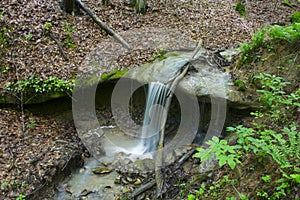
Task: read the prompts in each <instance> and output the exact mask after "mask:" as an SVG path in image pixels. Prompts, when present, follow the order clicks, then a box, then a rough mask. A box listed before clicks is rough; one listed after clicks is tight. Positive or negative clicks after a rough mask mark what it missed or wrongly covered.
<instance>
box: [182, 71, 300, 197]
mask: <svg viewBox="0 0 300 200" xmlns="http://www.w3.org/2000/svg"><path fill="white" fill-rule="evenodd" d="M255 78H256V79H257V81H260V87H261V88H260V89H258V90H257V92H258V93H259V94H260V98H259V100H260V101H261V102H262V103H263V105H262V107H261V109H260V110H259V111H256V112H253V113H251V114H252V115H253V116H254V121H253V122H252V126H251V127H244V126H242V125H239V126H237V127H228V128H227V129H228V131H230V132H232V133H234V134H235V135H237V138H238V139H237V143H236V144H235V145H229V144H227V142H226V140H219V139H218V138H216V137H214V138H212V140H211V141H208V142H207V144H208V148H206V149H203V148H198V149H197V151H198V152H197V153H196V154H195V155H194V157H197V158H200V159H201V161H205V160H206V159H208V158H212V156H213V155H214V156H215V158H216V160H218V161H219V162H218V163H219V166H220V167H222V166H223V165H226V164H227V165H229V167H230V168H231V169H235V168H236V166H237V165H238V164H240V163H242V160H241V157H242V155H243V156H245V155H247V154H249V155H250V154H254V155H255V157H256V158H257V161H258V162H260V163H262V164H267V163H265V160H268V159H267V158H270V159H271V160H272V162H274V163H276V165H277V166H278V169H279V172H280V177H279V178H278V177H275V176H274V177H273V176H272V174H268V175H265V176H263V177H261V179H262V180H263V181H264V182H270V181H272V183H273V184H274V187H273V189H272V190H271V191H270V190H268V191H264V190H263V189H260V190H256V191H255V192H256V193H255V197H256V198H260V199H281V198H283V197H284V196H287V195H288V194H290V192H291V191H292V189H293V187H294V186H296V185H298V186H299V184H300V148H299V146H300V132H299V127H298V125H297V124H295V123H288V116H287V113H293V112H294V111H295V110H297V109H300V103H299V102H300V101H299V100H300V89H299V88H298V89H297V90H296V91H294V92H292V93H289V94H287V93H286V92H285V87H286V86H287V85H288V84H289V83H288V82H285V81H284V79H283V78H282V77H277V76H274V75H271V74H260V75H258V76H256V77H255ZM265 119H268V120H265ZM233 187H234V186H233ZM203 194H206V196H203ZM209 194H212V192H211V191H210V188H209V187H205V186H203V185H201V188H200V189H199V190H197V191H194V192H193V193H192V194H189V195H188V199H190V200H194V199H203V197H205V198H214V197H213V196H210V195H209ZM238 194H239V198H240V199H248V197H246V196H245V195H244V194H240V193H239V192H238ZM227 199H235V197H228V198H227Z"/></svg>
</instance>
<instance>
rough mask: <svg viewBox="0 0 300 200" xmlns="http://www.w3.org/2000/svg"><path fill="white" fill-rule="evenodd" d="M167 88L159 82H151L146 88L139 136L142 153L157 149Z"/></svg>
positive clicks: (165, 113)
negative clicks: (144, 106)
mask: <svg viewBox="0 0 300 200" xmlns="http://www.w3.org/2000/svg"><path fill="white" fill-rule="evenodd" d="M167 93H168V88H167V87H166V86H165V85H164V84H162V83H159V82H152V83H150V84H149V86H148V94H147V101H146V108H145V114H144V120H143V128H142V134H141V138H142V140H141V143H142V145H143V147H144V152H143V153H146V152H152V151H155V150H156V149H157V145H158V140H159V133H160V131H161V128H162V122H163V118H164V117H165V115H167V111H166V110H165V104H166V96H167Z"/></svg>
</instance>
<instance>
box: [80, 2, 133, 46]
mask: <svg viewBox="0 0 300 200" xmlns="http://www.w3.org/2000/svg"><path fill="white" fill-rule="evenodd" d="M75 1H76V3H78V5H79V6H80V7H81V8H82V9H83V10H84V11H85V12H86V13H87V14H88V15H89V16H90V17H91V18H92V19H93V20H94V22H96V24H98V25H99V26H100V27H101V28H102V29H103V30H105V32H106V33H108V34H109V35H111V36H113V38H115V39H116V40H117V41H118V42H120V43H121V44H122V45H123V46H124V47H125V48H126V49H128V50H130V49H131V47H130V45H129V44H128V43H127V42H126V41H125V40H124V39H123V38H122V37H121V36H120V35H118V34H117V33H116V32H115V31H113V30H112V29H111V28H109V27H108V26H107V25H106V24H105V23H104V22H102V21H101V20H100V19H99V18H98V17H97V16H96V15H95V14H94V13H93V12H92V11H91V10H90V9H89V8H88V7H86V6H85V5H84V3H82V2H81V1H80V0H75Z"/></svg>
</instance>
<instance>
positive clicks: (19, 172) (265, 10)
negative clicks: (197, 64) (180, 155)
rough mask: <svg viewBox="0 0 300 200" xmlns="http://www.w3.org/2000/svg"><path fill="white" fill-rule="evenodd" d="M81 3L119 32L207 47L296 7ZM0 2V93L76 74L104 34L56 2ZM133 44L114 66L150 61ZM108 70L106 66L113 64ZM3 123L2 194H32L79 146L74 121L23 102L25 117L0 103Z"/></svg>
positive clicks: (246, 36)
mask: <svg viewBox="0 0 300 200" xmlns="http://www.w3.org/2000/svg"><path fill="white" fill-rule="evenodd" d="M291 2H293V1H291ZM294 3H295V4H297V1H294ZM85 4H86V6H88V7H89V8H91V10H92V11H93V12H94V13H95V14H96V15H97V16H98V17H99V18H100V19H101V20H103V21H104V22H105V23H106V24H107V25H108V26H109V27H111V28H112V29H114V30H115V31H116V32H117V33H120V34H122V33H123V34H124V33H126V32H128V31H131V30H135V31H137V32H138V31H139V30H143V31H142V32H143V33H144V32H147V30H153V29H159V30H160V29H164V30H167V31H174V30H175V31H178V32H179V33H180V34H182V35H184V37H186V38H189V39H191V40H194V41H197V40H199V39H202V40H203V44H204V46H205V47H207V48H210V49H227V48H234V47H238V46H239V45H240V44H241V43H242V42H244V41H249V40H250V39H251V34H253V33H254V32H255V31H256V30H257V29H260V28H261V27H263V26H264V25H274V24H279V25H285V24H289V17H290V16H291V14H292V13H293V12H295V11H297V10H299V5H298V4H297V5H298V7H292V8H291V7H287V6H284V5H282V4H281V3H280V2H279V1H273V0H266V1H255V0H252V1H248V5H247V13H246V15H247V16H246V18H242V17H241V16H240V15H239V13H237V11H235V1H233V0H225V1H209V0H207V1H173V2H172V3H171V2H170V1H166V2H164V1H152V0H150V1H148V9H147V13H146V14H145V15H142V14H136V13H135V12H134V9H133V8H131V7H130V6H129V3H128V1H122V2H120V1H112V5H110V6H108V7H104V6H102V5H101V1H95V0H91V1H87V2H85ZM0 5H1V6H0V13H2V14H1V15H0V24H1V31H2V32H1V33H4V35H5V38H6V39H7V45H1V49H0V53H1V57H0V63H1V64H0V69H1V73H0V90H5V88H6V87H7V86H8V85H9V83H11V82H16V81H19V80H24V79H26V78H27V79H28V78H30V77H32V76H34V77H39V78H42V79H44V80H46V79H49V78H50V77H57V78H59V79H62V80H70V79H74V77H76V74H77V73H78V70H79V69H80V66H81V64H82V62H83V60H84V59H85V58H86V57H87V56H88V55H89V54H90V52H92V51H93V49H95V48H97V46H98V44H99V43H101V42H102V41H103V40H105V39H107V38H108V37H109V36H108V35H107V34H106V33H105V32H104V31H103V30H101V29H100V28H99V27H98V26H97V25H96V24H95V23H94V22H93V21H92V19H90V17H89V16H87V15H86V14H85V13H83V12H81V13H79V14H78V15H76V16H72V15H69V14H66V13H64V12H63V10H62V9H61V7H60V4H59V1H57V0H50V1H43V0H34V1H19V0H3V1H1V2H0ZM46 26H51V33H52V34H53V36H54V37H56V38H57V39H58V40H59V41H60V42H61V43H62V45H63V49H64V52H65V53H66V55H67V57H68V61H66V60H64V58H63V57H62V56H61V54H60V52H59V50H58V46H57V44H56V43H55V42H54V41H53V40H52V39H51V38H50V37H49V36H48V35H47V30H46V28H45V27H46ZM3 28H5V32H4V29H3ZM2 36H3V34H2ZM140 37H141V36H140ZM3 38H4V37H3ZM136 39H137V41H138V40H139V39H140V38H136ZM148 40H150V41H151V38H149V39H148ZM132 46H133V50H132V51H130V52H126V55H125V57H124V56H123V57H122V58H117V61H116V65H117V66H122V67H123V68H128V69H129V68H132V67H133V66H137V65H140V64H142V63H145V62H149V61H151V57H152V56H153V54H155V52H157V49H155V48H154V49H151V48H150V49H149V48H148V46H147V45H146V46H144V47H137V46H136V45H134V44H132ZM105 70H107V71H110V70H111V68H110V66H108V67H107V69H105ZM0 128H1V129H0V168H1V172H0V184H1V186H0V187H1V188H0V199H16V198H17V197H19V196H20V194H24V195H27V196H28V195H30V194H32V193H33V192H35V191H36V190H37V189H39V188H41V186H44V185H45V184H47V183H49V182H51V181H52V177H53V176H54V174H56V173H57V169H56V166H58V165H60V168H59V169H63V168H64V167H65V166H64V165H65V164H66V163H67V161H68V160H69V159H70V158H71V157H72V155H73V153H74V152H75V151H78V152H83V151H84V150H83V149H84V147H83V145H82V144H81V142H80V140H79V138H78V136H77V133H76V130H75V127H74V124H73V123H72V122H68V123H59V122H56V121H54V120H53V118H51V115H49V116H39V115H33V114H32V113H31V112H30V111H29V110H27V109H26V107H25V113H24V116H22V112H21V110H20V109H19V107H18V106H7V105H1V106H0ZM61 160H64V162H61Z"/></svg>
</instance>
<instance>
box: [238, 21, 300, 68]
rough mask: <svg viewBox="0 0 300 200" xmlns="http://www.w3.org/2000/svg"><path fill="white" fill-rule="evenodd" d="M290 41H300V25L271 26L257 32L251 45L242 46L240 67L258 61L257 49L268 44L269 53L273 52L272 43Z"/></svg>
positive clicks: (245, 43)
mask: <svg viewBox="0 0 300 200" xmlns="http://www.w3.org/2000/svg"><path fill="white" fill-rule="evenodd" d="M276 40H279V41H288V42H290V43H295V42H297V41H299V40H300V23H297V22H295V23H293V24H291V25H289V26H278V25H274V26H270V27H263V28H262V29H261V30H259V31H257V32H256V33H255V34H254V35H253V36H252V38H251V41H250V42H249V43H247V42H244V43H242V44H241V45H240V48H239V49H240V51H241V53H242V57H241V60H240V62H239V66H241V65H243V64H244V63H247V62H250V61H253V60H255V59H258V58H259V57H258V56H257V53H256V51H255V50H256V49H258V48H259V47H261V46H262V45H264V44H266V45H267V49H268V51H271V50H272V48H271V47H272V46H271V43H272V41H276Z"/></svg>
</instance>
